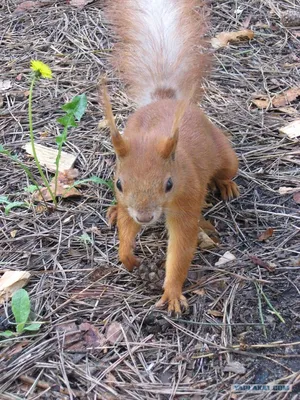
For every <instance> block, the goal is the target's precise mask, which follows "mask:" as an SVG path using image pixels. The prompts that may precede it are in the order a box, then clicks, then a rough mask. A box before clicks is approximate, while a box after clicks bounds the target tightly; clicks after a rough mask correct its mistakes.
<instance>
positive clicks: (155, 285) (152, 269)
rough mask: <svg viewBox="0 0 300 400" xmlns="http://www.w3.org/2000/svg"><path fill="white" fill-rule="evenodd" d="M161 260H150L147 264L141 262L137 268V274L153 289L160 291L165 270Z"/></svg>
mask: <svg viewBox="0 0 300 400" xmlns="http://www.w3.org/2000/svg"><path fill="white" fill-rule="evenodd" d="M161 264H162V263H161V261H158V262H151V263H149V264H148V265H147V263H146V262H143V263H142V265H141V266H140V267H139V268H138V269H137V272H136V273H137V276H138V277H139V278H140V279H141V280H142V281H143V282H144V283H145V284H146V285H147V287H149V288H150V289H151V290H154V291H161V290H162V286H163V283H164V276H165V271H164V268H163V266H161Z"/></svg>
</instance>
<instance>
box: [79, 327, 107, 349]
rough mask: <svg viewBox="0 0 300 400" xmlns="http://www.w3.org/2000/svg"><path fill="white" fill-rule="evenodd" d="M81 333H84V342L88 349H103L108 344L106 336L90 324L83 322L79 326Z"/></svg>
mask: <svg viewBox="0 0 300 400" xmlns="http://www.w3.org/2000/svg"><path fill="white" fill-rule="evenodd" d="M79 329H80V331H81V332H82V333H83V336H82V337H83V340H84V341H85V344H86V346H87V347H93V348H95V347H102V346H104V344H105V343H106V338H105V336H104V335H103V334H102V333H100V332H99V329H97V328H96V327H95V326H94V325H91V324H90V323H89V322H83V323H82V324H80V325H79Z"/></svg>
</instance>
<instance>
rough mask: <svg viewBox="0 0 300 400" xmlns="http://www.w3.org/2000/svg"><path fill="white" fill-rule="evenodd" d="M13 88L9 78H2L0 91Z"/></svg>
mask: <svg viewBox="0 0 300 400" xmlns="http://www.w3.org/2000/svg"><path fill="white" fill-rule="evenodd" d="M10 88H11V81H10V80H8V79H0V92H6V91H7V90H8V89H10Z"/></svg>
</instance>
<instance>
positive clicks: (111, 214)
mask: <svg viewBox="0 0 300 400" xmlns="http://www.w3.org/2000/svg"><path fill="white" fill-rule="evenodd" d="M117 216H118V205H115V206H111V207H109V209H108V210H107V213H106V218H107V219H108V223H109V226H113V225H114V224H115V223H116V221H117Z"/></svg>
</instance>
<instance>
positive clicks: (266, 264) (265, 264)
mask: <svg viewBox="0 0 300 400" xmlns="http://www.w3.org/2000/svg"><path fill="white" fill-rule="evenodd" d="M248 257H249V258H250V260H251V261H252V262H253V263H254V264H256V265H259V266H260V267H263V268H266V270H268V271H269V272H274V271H275V269H276V264H274V263H272V262H267V261H264V260H262V259H261V258H259V257H257V256H255V255H251V254H249V256H248Z"/></svg>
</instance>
